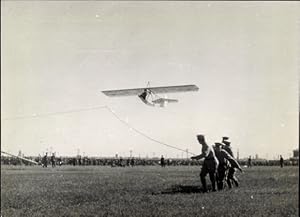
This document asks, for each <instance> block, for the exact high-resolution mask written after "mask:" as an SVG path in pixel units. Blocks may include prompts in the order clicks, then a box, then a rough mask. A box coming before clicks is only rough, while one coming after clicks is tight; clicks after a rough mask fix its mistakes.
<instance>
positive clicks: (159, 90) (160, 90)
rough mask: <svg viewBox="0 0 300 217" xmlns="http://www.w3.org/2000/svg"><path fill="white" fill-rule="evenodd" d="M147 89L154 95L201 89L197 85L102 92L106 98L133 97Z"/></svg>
mask: <svg viewBox="0 0 300 217" xmlns="http://www.w3.org/2000/svg"><path fill="white" fill-rule="evenodd" d="M145 89H147V90H150V91H153V92H154V93H175V92H188V91H198V90H199V88H198V87H197V86H196V85H178V86H163V87H146V88H134V89H121V90H106V91H102V93H104V94H105V95H106V96H109V97H115V96H133V95H139V94H141V93H143V91H144V90H145Z"/></svg>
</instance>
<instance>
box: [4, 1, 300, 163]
mask: <svg viewBox="0 0 300 217" xmlns="http://www.w3.org/2000/svg"><path fill="white" fill-rule="evenodd" d="M299 9H300V4H299V2H208V1H205V2H179V1H175V2H169V1H163V2H157V1H153V2H151V1H147V2H137V1H133V2H123V1H121V2H118V1H105V2H101V1H87V2H83V1H82V2H81V1H65V2H63V1H1V149H2V150H4V151H8V152H11V153H13V154H17V153H18V151H19V150H22V152H23V153H24V154H25V155H38V154H42V153H43V152H45V151H50V150H52V151H56V152H58V154H59V155H76V154H77V151H78V149H80V152H81V154H83V152H84V153H85V154H86V155H90V156H91V155H92V156H114V155H115V154H116V153H118V154H119V156H124V157H126V156H129V152H130V150H132V154H133V155H134V156H139V155H140V156H141V157H145V156H147V155H148V156H149V157H152V156H153V155H154V156H157V157H158V156H160V155H165V156H166V157H181V156H184V157H186V154H183V153H182V152H180V151H178V150H175V149H171V148H168V147H165V146H163V145H161V144H159V143H155V142H153V141H151V140H149V139H147V138H145V137H143V136H141V135H139V134H137V133H136V132H135V131H133V130H132V129H130V128H128V127H127V126H126V125H124V124H123V123H121V122H120V121H119V120H118V119H116V118H115V116H113V115H112V113H110V112H109V111H108V110H106V109H98V110H91V111H82V112H74V113H66V114H60V115H53V116H39V117H36V118H32V117H30V116H32V115H35V114H36V115H41V114H46V113H53V112H64V111H70V110H77V109H85V108H90V107H94V106H109V107H110V108H111V109H113V110H114V111H115V112H116V114H117V115H118V116H119V117H121V118H122V119H123V120H125V121H127V122H128V123H129V124H130V125H132V126H133V127H134V128H136V129H138V130H140V131H141V132H143V133H144V134H146V135H147V136H149V137H151V138H154V139H156V140H158V141H161V142H164V143H167V144H169V145H172V146H176V147H178V148H181V149H188V150H189V151H190V152H192V153H195V154H198V153H200V149H201V146H200V145H199V144H198V142H197V140H196V134H199V133H201V134H205V135H206V138H207V141H208V143H209V144H213V143H214V142H217V141H220V140H221V137H222V136H225V135H226V136H229V137H230V139H231V142H232V147H233V150H234V152H235V153H236V152H237V150H239V153H240V157H248V156H249V155H252V156H253V155H255V154H258V155H259V157H261V158H269V159H273V158H274V157H278V155H279V154H282V155H283V157H285V158H287V157H290V155H291V154H292V150H293V149H295V148H297V147H298V132H299V126H298V120H299V116H298V115H299V113H298V108H299V106H298V103H299V95H298V85H299V79H298V72H299V63H300V62H299V53H300V52H299V45H300V43H299V38H300V28H299V25H300V24H299V20H300V19H299V18H300V10H299ZM148 81H150V83H151V85H152V86H164V85H166V86H168V85H181V84H196V85H197V86H198V87H199V91H198V92H190V93H177V94H175V93H174V94H169V95H168V97H171V98H177V99H178V100H179V103H177V104H170V105H168V107H166V108H153V107H149V106H146V105H145V104H143V103H142V102H141V101H140V100H139V99H138V98H137V97H134V96H133V97H122V98H109V97H107V96H105V95H103V94H102V93H101V91H102V90H109V89H122V88H140V87H144V86H145V85H146V84H147V82H148ZM19 116H29V118H24V119H10V120H9V119H7V118H14V117H19Z"/></svg>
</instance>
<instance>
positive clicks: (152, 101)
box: [102, 83, 199, 107]
mask: <svg viewBox="0 0 300 217" xmlns="http://www.w3.org/2000/svg"><path fill="white" fill-rule="evenodd" d="M148 84H149V83H148ZM198 90H199V88H198V87H197V86H196V85H178V86H162V87H148V85H147V87H146V88H134V89H121V90H105V91H102V93H104V94H105V95H106V96H109V97H118V96H134V95H135V96H138V97H139V98H140V99H141V100H142V101H143V102H144V103H145V104H146V105H149V106H157V105H158V106H160V107H164V106H166V104H168V103H175V102H178V100H177V99H169V98H166V97H159V96H158V95H157V93H175V92H189V91H198Z"/></svg>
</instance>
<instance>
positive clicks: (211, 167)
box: [191, 135, 219, 192]
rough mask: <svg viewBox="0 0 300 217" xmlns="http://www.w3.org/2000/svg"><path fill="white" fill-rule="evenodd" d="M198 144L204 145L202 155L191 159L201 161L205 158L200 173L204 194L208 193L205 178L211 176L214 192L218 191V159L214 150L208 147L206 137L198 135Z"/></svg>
mask: <svg viewBox="0 0 300 217" xmlns="http://www.w3.org/2000/svg"><path fill="white" fill-rule="evenodd" d="M197 139H198V142H199V143H200V144H201V145H202V153H201V154H200V155H197V156H193V157H191V159H196V160H199V159H201V158H204V162H203V166H202V169H201V172H200V179H201V183H202V187H203V192H207V186H206V180H205V176H206V175H207V173H208V174H209V178H210V181H211V184H212V190H213V191H216V178H215V176H216V172H217V168H218V164H219V162H218V159H217V158H216V156H215V152H214V149H213V148H212V147H210V146H208V145H207V143H206V141H205V137H204V135H197Z"/></svg>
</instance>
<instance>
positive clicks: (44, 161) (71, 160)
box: [1, 153, 298, 167]
mask: <svg viewBox="0 0 300 217" xmlns="http://www.w3.org/2000/svg"><path fill="white" fill-rule="evenodd" d="M26 158H27V159H30V160H33V161H36V162H38V163H39V164H40V165H42V166H43V167H49V166H50V167H56V166H62V165H72V166H111V167H132V166H157V165H159V166H161V167H166V166H197V165H202V164H203V161H194V160H191V159H187V158H165V157H164V156H163V155H162V156H161V158H160V159H159V158H139V157H125V158H122V157H118V158H117V157H112V158H103V157H87V156H85V157H81V156H77V157H61V156H59V157H56V156H55V154H51V155H50V156H49V155H48V153H46V154H45V155H43V156H38V157H26ZM237 162H238V163H239V164H240V165H241V166H248V167H251V166H281V167H283V166H284V165H285V166H292V165H298V162H296V161H289V160H284V159H283V158H282V157H281V158H280V160H265V161H262V160H259V161H257V160H255V159H251V156H250V157H249V158H248V160H245V159H243V160H237ZM1 165H34V164H32V163H30V162H27V161H24V160H21V159H18V158H15V157H11V156H3V155H1Z"/></svg>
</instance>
